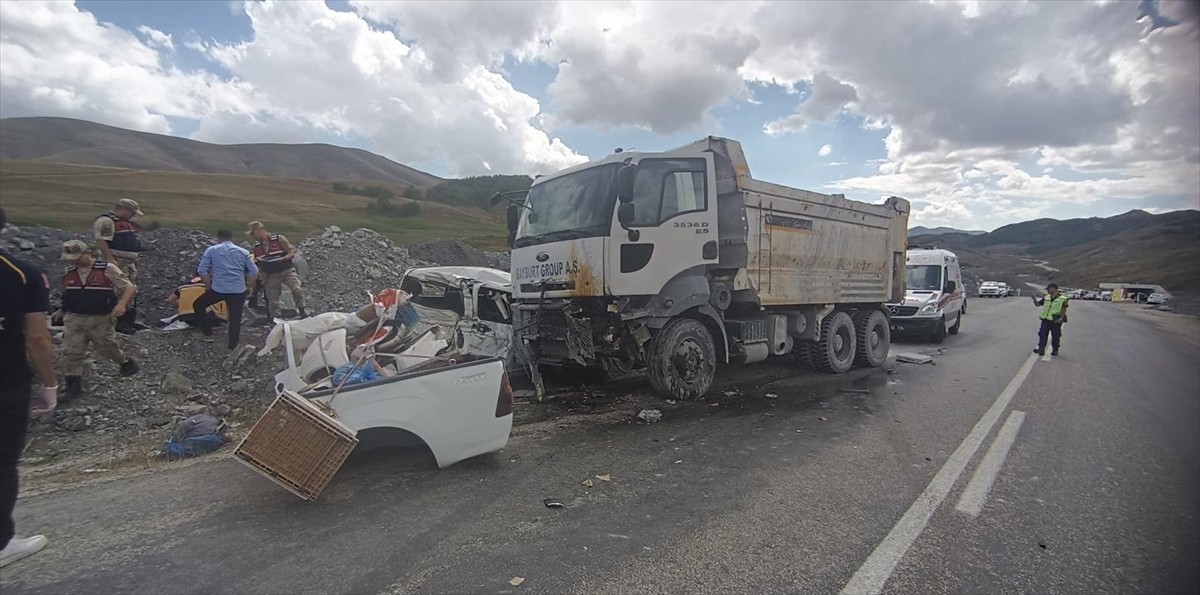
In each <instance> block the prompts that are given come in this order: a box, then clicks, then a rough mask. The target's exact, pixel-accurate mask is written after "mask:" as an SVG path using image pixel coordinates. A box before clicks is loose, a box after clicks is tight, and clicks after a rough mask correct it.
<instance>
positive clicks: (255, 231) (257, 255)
mask: <svg viewBox="0 0 1200 595" xmlns="http://www.w3.org/2000/svg"><path fill="white" fill-rule="evenodd" d="M246 235H248V236H254V239H256V240H258V243H257V244H255V245H254V251H253V252H254V262H255V264H257V265H258V268H259V271H260V273H261V275H262V280H263V289H264V290H265V291H266V294H267V309H268V310H269V311H270V312H271V318H278V317H279V296H280V295H281V294H282V293H283V287H284V286H285V285H286V286H287V288H288V290H290V291H291V292H292V301H294V302H295V303H296V309H297V310H298V311H299V312H300V317H301V318H308V312H306V311H305V310H304V289H303V288H302V287H301V285H300V276H299V275H297V274H296V266H295V264H294V263H293V262H292V259H293V258H295V257H296V249H295V248H293V247H292V245H291V244H290V243H288V240H287V238H286V237H284V236H282V235H280V234H277V233H271V232H269V231H267V228H266V226H265V225H263V224H262V222H261V221H251V222H250V225H249V229H248V230H246Z"/></svg>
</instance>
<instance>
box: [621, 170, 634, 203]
mask: <svg viewBox="0 0 1200 595" xmlns="http://www.w3.org/2000/svg"><path fill="white" fill-rule="evenodd" d="M635 175H637V166H636V165H631V164H628V163H626V164H625V165H622V166H621V169H619V170H617V200H619V201H621V204H622V205H626V204H629V203H631V202H633V177H634V176H635Z"/></svg>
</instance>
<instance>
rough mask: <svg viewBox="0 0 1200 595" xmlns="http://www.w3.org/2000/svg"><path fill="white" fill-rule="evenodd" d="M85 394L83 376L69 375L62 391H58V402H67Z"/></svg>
mask: <svg viewBox="0 0 1200 595" xmlns="http://www.w3.org/2000/svg"><path fill="white" fill-rule="evenodd" d="M82 395H83V378H80V377H79V376H67V377H66V385H65V386H63V389H62V391H60V392H59V393H58V402H59V403H66V402H67V401H71V400H74V399H78V398H79V397H80V396H82Z"/></svg>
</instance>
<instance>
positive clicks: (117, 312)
mask: <svg viewBox="0 0 1200 595" xmlns="http://www.w3.org/2000/svg"><path fill="white" fill-rule="evenodd" d="M112 314H113V316H116V317H117V318H120V317H122V316H124V315H125V306H122V305H121V304H117V305H116V306H113V311H112Z"/></svg>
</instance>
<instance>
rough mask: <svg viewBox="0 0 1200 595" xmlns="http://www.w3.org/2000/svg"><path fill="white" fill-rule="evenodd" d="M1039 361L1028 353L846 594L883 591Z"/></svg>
mask: <svg viewBox="0 0 1200 595" xmlns="http://www.w3.org/2000/svg"><path fill="white" fill-rule="evenodd" d="M1036 361H1037V354H1035V353H1031V354H1029V358H1028V359H1026V360H1025V363H1024V365H1022V366H1021V369H1020V370H1017V375H1016V376H1014V377H1013V379H1012V380H1011V381H1009V383H1008V386H1006V387H1004V390H1003V391H1002V392H1001V393H1000V396H998V397H996V401H995V402H994V403H992V406H991V407H990V408H988V410H987V412H986V413H984V414H983V417H981V418H979V421H978V422H977V423H976V424H975V427H974V428H972V429H971V433H970V434H967V437H966V438H964V439H963V441H962V444H959V445H958V448H957V449H955V450H954V453H953V454H951V455H950V458H949V459H947V460H946V463H945V464H944V465H942V468H941V469H939V470H938V472H937V475H934V476H933V479H932V480H930V481H929V485H928V486H926V487H925V491H924V492H921V495H920V496H917V499H916V500H915V501H914V502H913V503H912V506H910V507H909V508H908V510H907V511H905V513H904V516H902V517H900V520H899V521H897V522H896V525H895V526H894V527H892V530H891V531H889V532H888V534H887V537H884V538H883V541H881V542H879V545H878V546H876V547H875V551H873V552H871V555H870V556H869V557H868V558H867V561H866V562H863V565H862V566H860V567H859V569H858V571H857V572H855V573H854V576H852V577H850V582H848V583H846V586H845V587H842V594H843V595H859V594H864V593H879V592H881V591H882V590H883V586H884V585H885V584H886V583H887V581H888V579H889V578H891V576H892V572H893V571H894V570H896V564H897V563H898V562H899V561H900V558H903V557H904V553H905V552H907V551H908V548H910V547H912V544H913V542H914V541H916V540H917V537H918V536H919V535H920V534H921V531H923V530H925V525H927V524H929V519H930V517H932V516H933V513H934V512H936V511H937V509H938V506H941V504H942V501H943V500H945V499H946V496H947V495H948V494H949V493H950V489H951V488H953V487H954V483H955V482H956V481H958V478H959V476H960V475H962V472H963V469H966V467H967V464H968V463H970V462H971V458H972V457H974V456H975V453H976V451H978V450H979V446H980V445H981V444H983V439H984V438H986V437H987V435H988V434H989V433H991V431H992V428H993V427H995V425H996V422H997V421H998V420H999V419H1000V415H1001V414H1002V413H1004V410H1005V409H1007V408H1008V404H1009V403H1010V402H1011V401H1012V398H1013V395H1016V394H1017V390H1018V389H1020V388H1021V383H1023V382H1025V378H1027V377H1028V376H1029V371H1030V370H1032V369H1033V364H1034V362H1036Z"/></svg>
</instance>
